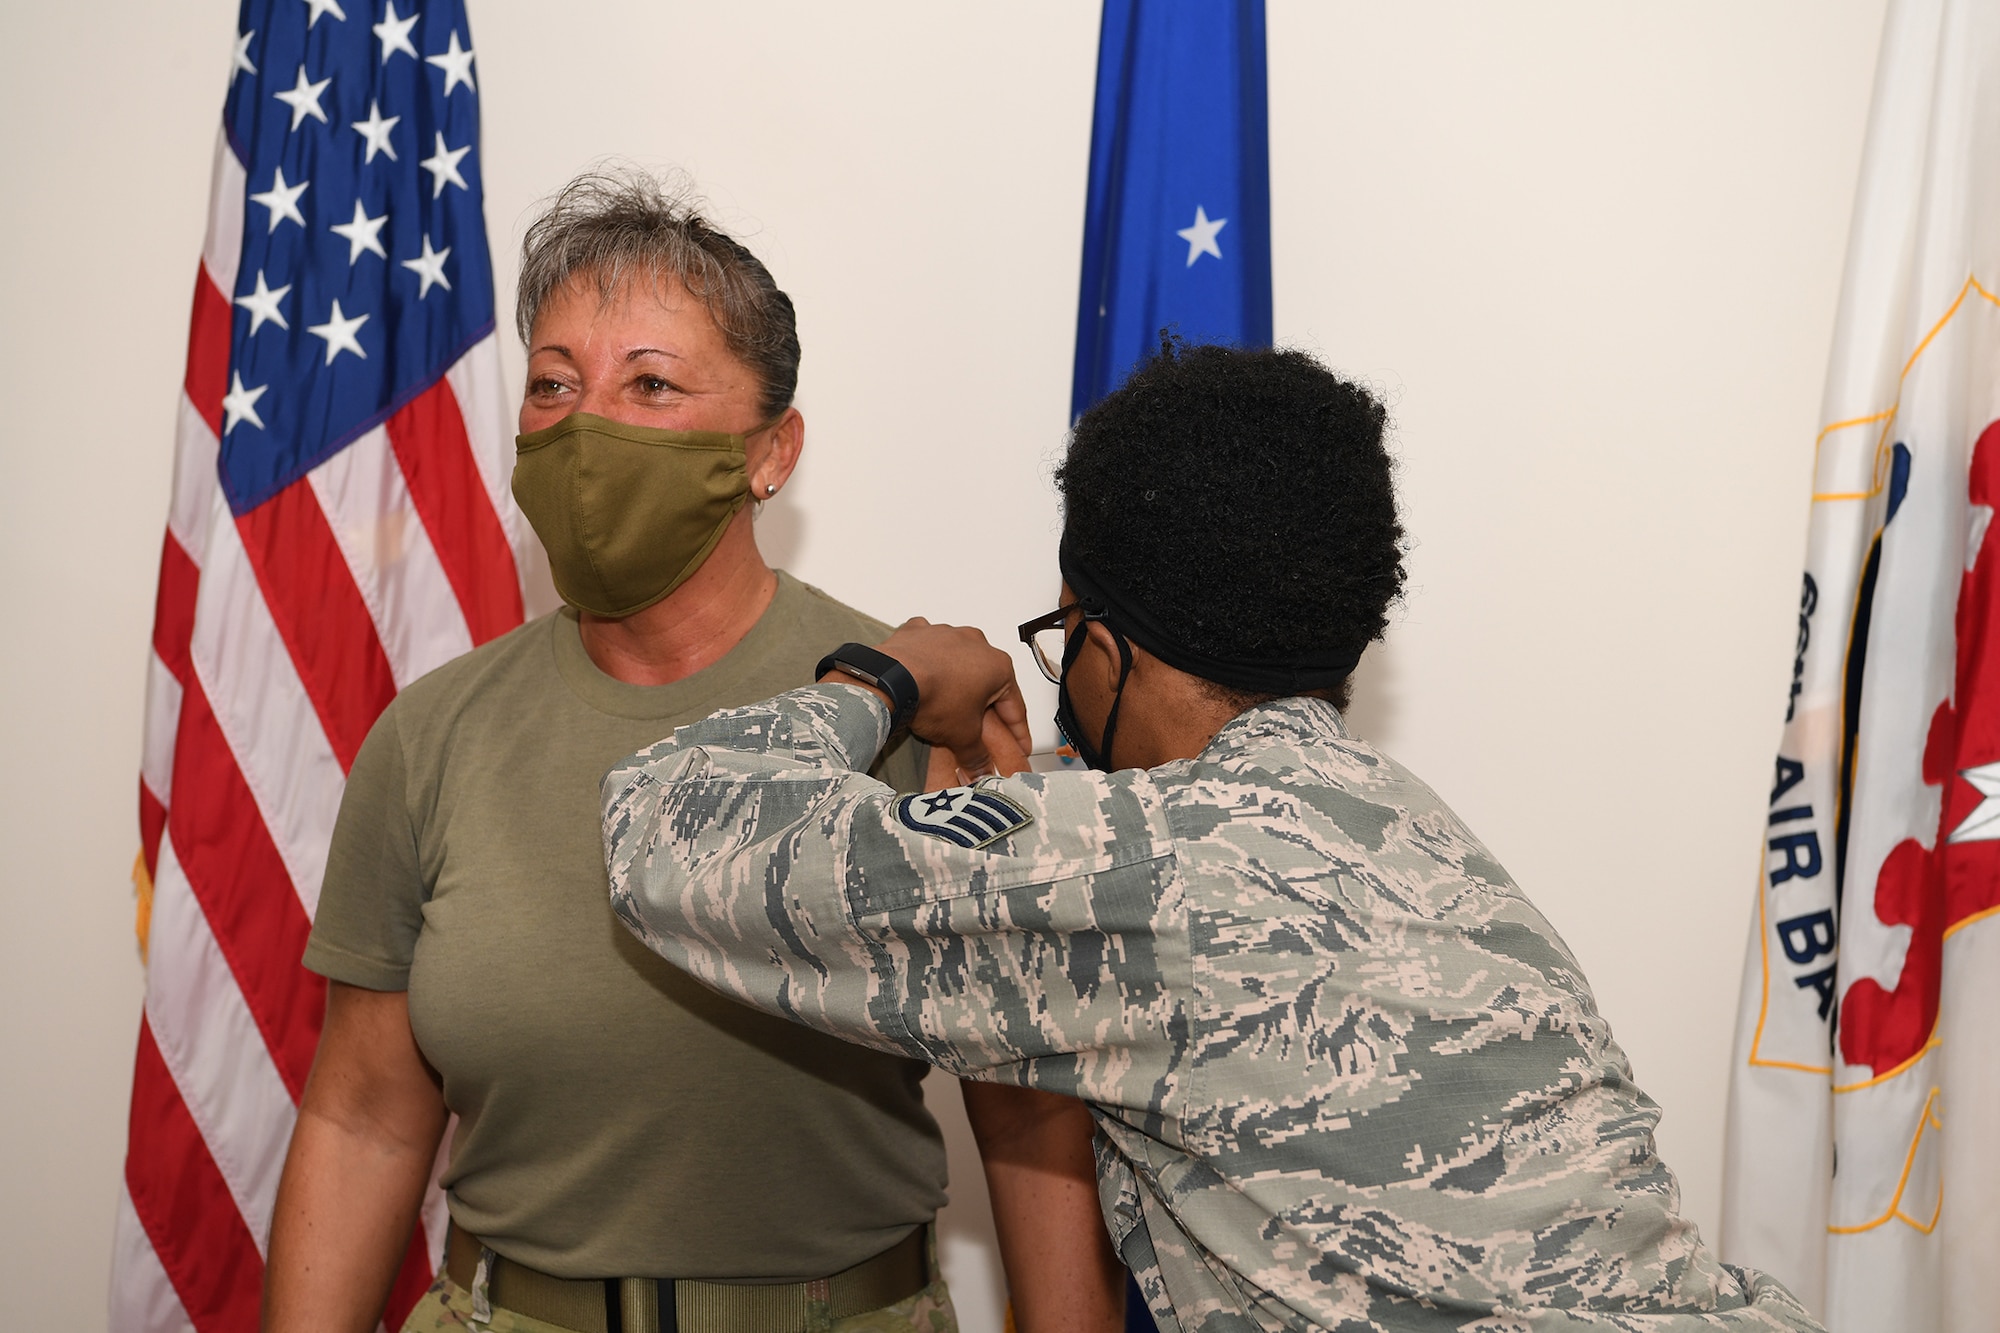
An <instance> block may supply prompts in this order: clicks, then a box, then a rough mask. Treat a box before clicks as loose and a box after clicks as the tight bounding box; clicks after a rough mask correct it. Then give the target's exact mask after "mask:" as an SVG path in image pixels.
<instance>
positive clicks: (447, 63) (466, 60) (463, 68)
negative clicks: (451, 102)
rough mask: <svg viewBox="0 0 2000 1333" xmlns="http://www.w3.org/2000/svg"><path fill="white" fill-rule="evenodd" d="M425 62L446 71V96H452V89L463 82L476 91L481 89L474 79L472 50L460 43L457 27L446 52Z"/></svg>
mask: <svg viewBox="0 0 2000 1333" xmlns="http://www.w3.org/2000/svg"><path fill="white" fill-rule="evenodd" d="M425 63H427V64H432V65H436V66H437V67H438V68H439V69H441V70H443V71H444V95H445V96H446V97H450V96H451V90H452V89H454V88H456V87H458V85H459V84H461V83H462V84H464V85H465V86H466V87H468V88H470V89H472V91H474V92H475V93H476V92H478V91H479V85H478V84H476V83H474V82H473V81H472V52H471V51H470V50H469V49H467V48H465V47H462V46H460V45H459V44H458V32H457V30H456V29H453V31H452V34H451V45H450V46H448V47H446V48H445V53H444V54H443V55H441V56H431V57H429V58H428V60H427V61H426V62H425Z"/></svg>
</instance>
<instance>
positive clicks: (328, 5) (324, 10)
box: [306, 0, 347, 32]
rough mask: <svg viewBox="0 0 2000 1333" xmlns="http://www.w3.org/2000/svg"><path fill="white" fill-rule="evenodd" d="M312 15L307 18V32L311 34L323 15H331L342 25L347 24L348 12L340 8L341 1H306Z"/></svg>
mask: <svg viewBox="0 0 2000 1333" xmlns="http://www.w3.org/2000/svg"><path fill="white" fill-rule="evenodd" d="M306 4H307V6H308V7H309V8H311V10H312V13H311V14H309V15H307V16H306V31H307V32H311V31H312V26H313V24H315V23H317V22H319V16H320V15H321V14H331V15H333V16H334V17H335V18H337V19H339V20H340V21H341V22H342V23H345V22H347V11H346V10H344V9H342V8H341V7H340V0H306Z"/></svg>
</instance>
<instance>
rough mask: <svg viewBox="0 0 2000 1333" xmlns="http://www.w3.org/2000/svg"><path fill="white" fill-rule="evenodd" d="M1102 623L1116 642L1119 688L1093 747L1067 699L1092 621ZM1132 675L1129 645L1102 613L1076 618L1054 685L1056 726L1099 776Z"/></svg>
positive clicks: (1105, 770) (1106, 770)
mask: <svg viewBox="0 0 2000 1333" xmlns="http://www.w3.org/2000/svg"><path fill="white" fill-rule="evenodd" d="M1093 620H1095V621H1099V622H1100V623H1103V625H1104V628H1106V629H1108V630H1110V631H1111V637H1112V638H1113V639H1114V640H1116V641H1117V643H1118V688H1117V690H1116V691H1114V692H1113V694H1112V696H1111V711H1110V712H1109V713H1106V714H1105V715H1104V734H1103V735H1102V736H1100V737H1099V738H1098V743H1097V744H1096V745H1094V746H1093V745H1092V744H1091V743H1090V742H1089V741H1087V740H1085V739H1084V737H1083V728H1082V726H1080V725H1079V724H1078V723H1077V720H1076V705H1075V704H1074V703H1072V702H1071V701H1070V697H1069V669H1070V667H1071V666H1073V665H1074V664H1075V662H1076V659H1077V655H1078V654H1080V653H1081V652H1082V651H1083V641H1084V638H1085V636H1086V635H1087V634H1088V632H1089V630H1088V626H1089V624H1090V622H1091V621H1093ZM1131 674H1132V645H1130V644H1128V643H1127V642H1125V636H1124V635H1123V634H1120V633H1119V632H1118V630H1117V629H1116V628H1115V627H1114V626H1113V625H1111V624H1110V622H1108V621H1105V619H1104V613H1103V612H1102V611H1095V612H1093V611H1083V612H1080V613H1079V614H1078V616H1077V622H1076V630H1075V632H1074V633H1072V634H1071V635H1070V636H1069V638H1068V639H1067V640H1066V641H1065V642H1064V643H1063V659H1062V679H1061V680H1058V681H1057V682H1056V726H1057V727H1059V728H1061V730H1062V734H1063V735H1064V737H1066V738H1067V739H1068V741H1069V743H1070V745H1071V747H1072V748H1074V749H1075V750H1076V754H1077V758H1079V759H1081V760H1083V762H1084V764H1085V765H1087V766H1088V767H1090V768H1094V769H1096V770H1097V771H1098V772H1100V773H1109V772H1111V771H1112V769H1111V740H1112V737H1113V736H1115V735H1116V734H1117V732H1118V705H1119V704H1121V703H1123V702H1124V701H1125V681H1126V679H1127V678H1128V677H1130V676H1131Z"/></svg>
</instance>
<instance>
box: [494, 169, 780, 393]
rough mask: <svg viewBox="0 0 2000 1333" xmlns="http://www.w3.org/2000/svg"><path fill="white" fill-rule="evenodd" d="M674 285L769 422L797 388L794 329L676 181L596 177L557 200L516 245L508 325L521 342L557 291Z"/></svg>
mask: <svg viewBox="0 0 2000 1333" xmlns="http://www.w3.org/2000/svg"><path fill="white" fill-rule="evenodd" d="M668 278H673V279H675V280H677V281H678V282H679V283H680V284H681V286H682V287H684V288H686V289H687V292H688V294H689V295H690V296H693V297H694V298H695V299H696V300H697V301H700V302H701V303H702V304H703V305H704V306H706V307H707V308H708V313H709V316H710V318H712V319H714V320H715V327H716V328H717V329H719V330H721V332H722V340H723V342H724V343H725V344H726V345H727V346H728V348H729V350H730V351H731V352H733V353H734V354H735V355H736V357H737V359H739V360H740V361H742V362H743V364H744V365H746V366H748V367H749V368H750V370H751V371H752V372H753V373H754V374H755V375H756V376H757V378H758V381H759V382H760V383H761V384H762V385H763V390H764V393H763V409H764V415H765V418H766V419H767V420H768V419H771V418H775V417H776V416H777V415H778V414H779V413H781V412H783V411H784V410H785V409H786V408H787V407H789V406H791V402H792V395H793V394H794V393H796V392H797V391H798V387H799V332H798V321H797V318H796V316H795V315H794V313H793V310H792V299H791V298H790V297H789V296H786V295H785V294H784V293H783V292H782V291H779V290H778V284H777V283H776V282H775V281H774V280H773V279H772V277H771V272H770V270H769V269H767V268H765V267H764V265H763V263H762V262H760V261H759V260H758V258H757V256H755V255H753V254H751V253H750V252H749V251H748V250H746V249H744V248H743V246H742V244H741V243H740V242H738V241H737V240H736V239H735V238H734V237H732V236H730V235H729V234H728V233H727V232H725V231H723V230H722V229H721V228H720V227H718V226H716V225H715V224H714V223H713V222H711V221H709V220H708V219H707V218H706V217H704V216H702V213H701V209H700V201H699V200H698V199H696V198H695V197H694V196H693V193H692V191H691V190H690V189H689V188H688V185H687V183H686V182H685V181H684V180H681V179H671V180H668V181H661V180H659V179H658V178H656V177H654V176H652V175H650V174H648V173H646V172H643V171H638V170H633V169H627V168H600V169H598V170H594V171H588V172H585V173H584V174H583V175H581V176H578V177H577V178H576V179H575V180H573V181H571V182H570V183H569V184H568V185H565V186H563V188H562V189H561V190H560V191H558V192H557V193H556V195H555V197H554V198H553V199H551V200H550V201H549V205H548V207H547V208H545V209H543V210H542V215H541V216H540V217H538V218H536V219H535V220H534V222H533V223H531V224H530V225H529V227H528V233H527V235H526V236H524V237H523V238H522V239H521V284H520V293H519V300H518V301H517V303H516V305H515V308H514V320H515V324H516V326H517V327H518V328H519V330H520V333H521V341H522V342H527V341H528V339H529V337H530V336H531V335H532V333H533V331H534V327H535V316H536V315H538V314H540V313H541V309H542V306H543V304H544V303H545V302H547V301H548V299H549V297H550V296H551V295H552V294H553V293H554V292H555V291H556V290H557V289H558V288H560V287H562V286H564V285H565V284H568V283H571V282H578V281H582V282H588V283H590V284H591V285H593V286H595V287H596V289H597V290H598V292H599V293H600V294H602V295H606V296H608V295H610V294H612V293H613V292H616V291H617V290H619V288H621V287H623V286H624V285H625V284H626V283H627V282H629V281H632V280H634V279H644V280H646V281H649V282H654V283H658V282H662V281H664V280H666V279H668Z"/></svg>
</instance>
